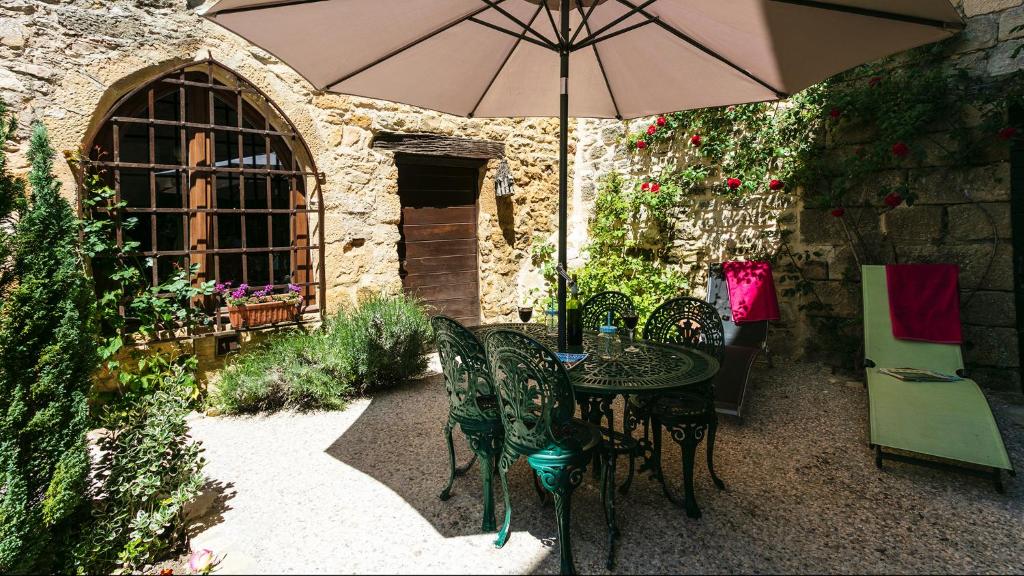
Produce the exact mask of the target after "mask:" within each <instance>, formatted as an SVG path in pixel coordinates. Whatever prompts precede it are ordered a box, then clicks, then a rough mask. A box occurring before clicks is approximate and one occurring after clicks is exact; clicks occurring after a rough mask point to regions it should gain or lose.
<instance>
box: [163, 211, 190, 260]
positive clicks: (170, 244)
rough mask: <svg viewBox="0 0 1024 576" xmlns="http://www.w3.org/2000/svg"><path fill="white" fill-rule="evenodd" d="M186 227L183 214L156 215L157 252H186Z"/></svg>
mask: <svg viewBox="0 0 1024 576" xmlns="http://www.w3.org/2000/svg"><path fill="white" fill-rule="evenodd" d="M184 228H185V225H184V221H183V219H182V217H181V214H157V215H156V238H157V240H156V245H157V251H161V252H162V251H165V250H184V249H185V229H184Z"/></svg>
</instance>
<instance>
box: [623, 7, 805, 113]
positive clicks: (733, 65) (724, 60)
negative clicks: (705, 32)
mask: <svg viewBox="0 0 1024 576" xmlns="http://www.w3.org/2000/svg"><path fill="white" fill-rule="evenodd" d="M616 1H617V2H618V3H619V4H622V5H625V6H629V7H630V8H633V9H634V10H636V12H638V13H640V14H643V15H644V16H645V17H647V18H648V19H650V20H653V21H654V23H655V24H657V25H658V27H659V28H661V29H662V30H664V31H666V32H668V33H669V34H671V35H673V36H675V37H676V38H678V39H680V40H682V41H683V42H686V43H687V44H689V45H690V46H693V47H694V48H696V49H698V50H700V51H701V52H703V53H705V54H707V55H708V56H711V57H712V58H714V59H715V60H718V61H719V62H721V63H723V64H725V65H726V66H728V67H730V68H732V69H733V70H735V71H737V72H739V73H740V74H743V75H744V76H746V77H747V78H749V79H750V80H753V81H754V82H756V83H757V84H759V85H761V86H762V87H764V88H766V89H768V90H771V92H772V93H773V94H775V97H776V98H785V97H787V96H789V94H787V93H785V92H783V91H782V90H779V89H778V88H775V87H774V86H772V85H771V84H769V83H767V82H765V81H764V80H762V79H760V78H758V77H757V76H754V75H753V74H751V73H750V72H748V71H747V70H746V69H745V68H743V67H742V66H740V65H739V64H736V63H735V62H733V61H732V60H729V59H728V58H726V57H725V56H722V55H721V54H719V53H718V52H715V51H714V50H712V49H710V48H708V47H707V46H705V45H703V44H701V43H700V42H698V41H696V40H694V39H693V38H691V37H690V36H689V35H687V34H686V33H684V32H681V31H680V30H677V29H676V28H674V27H672V26H669V25H668V24H666V23H665V22H664V21H662V20H661V19H660V18H658V17H656V16H654V15H652V14H651V13H650V12H647V11H646V10H644V9H642V8H640V7H638V6H637V5H636V4H633V3H632V2H630V1H629V0H616Z"/></svg>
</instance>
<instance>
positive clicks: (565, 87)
mask: <svg viewBox="0 0 1024 576" xmlns="http://www.w3.org/2000/svg"><path fill="white" fill-rule="evenodd" d="M569 10H570V8H569V0H562V6H561V10H560V11H559V16H561V18H562V23H561V24H562V26H561V28H562V30H561V32H562V42H561V44H562V46H561V50H560V51H559V57H560V59H561V74H560V80H559V82H560V86H561V90H560V92H561V94H560V96H559V98H560V108H559V116H558V118H559V134H558V145H559V148H558V264H559V265H561V266H562V269H563V270H568V263H567V260H568V255H567V254H568V253H567V249H566V228H567V227H568V220H569V218H568V215H567V204H568V203H569V46H568V44H569ZM565 287H566V286H565V277H563V276H562V275H561V274H559V275H558V350H559V351H560V352H565V351H566V350H567V349H568V341H567V335H566V325H565Z"/></svg>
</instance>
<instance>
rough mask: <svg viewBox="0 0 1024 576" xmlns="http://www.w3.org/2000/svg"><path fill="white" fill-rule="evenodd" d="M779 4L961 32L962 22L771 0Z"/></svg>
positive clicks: (811, 1) (799, 0) (800, 0)
mask: <svg viewBox="0 0 1024 576" xmlns="http://www.w3.org/2000/svg"><path fill="white" fill-rule="evenodd" d="M771 1H772V2H776V3H779V4H792V5H794V6H803V7H805V8H816V9H818V10H830V11H832V12H845V13H847V14H856V15H858V16H869V17H871V18H880V19H883V20H895V21H897V22H907V23H909V24H920V25H922V26H931V27H933V28H942V29H943V30H963V29H964V23H963V22H946V21H944V20H936V19H934V18H924V17H922V16H911V15H909V14H897V13H895V12H885V11H884V10H872V9H871V8H861V7H858V6H843V5H839V4H832V3H830V2H820V1H818V0H771Z"/></svg>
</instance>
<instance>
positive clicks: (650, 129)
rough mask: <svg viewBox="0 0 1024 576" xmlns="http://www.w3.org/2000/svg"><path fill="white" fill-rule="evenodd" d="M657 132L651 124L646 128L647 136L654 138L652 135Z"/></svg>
mask: <svg viewBox="0 0 1024 576" xmlns="http://www.w3.org/2000/svg"><path fill="white" fill-rule="evenodd" d="M657 131H658V127H657V126H655V125H654V124H651V125H650V126H648V127H647V135H648V136H654V133H655V132H657Z"/></svg>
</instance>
